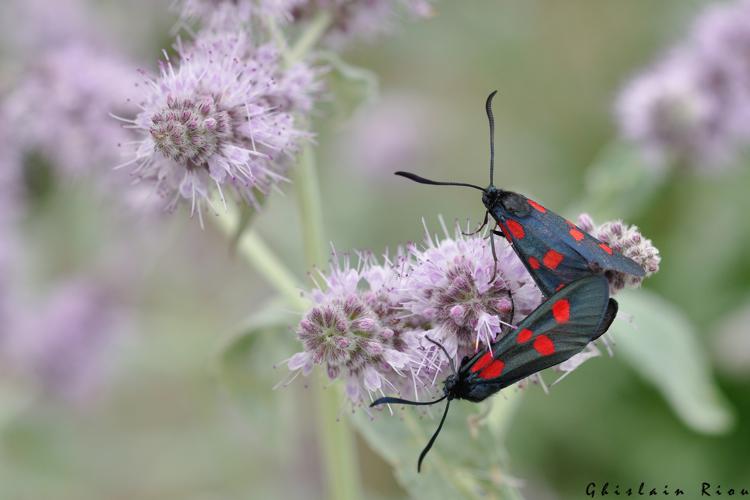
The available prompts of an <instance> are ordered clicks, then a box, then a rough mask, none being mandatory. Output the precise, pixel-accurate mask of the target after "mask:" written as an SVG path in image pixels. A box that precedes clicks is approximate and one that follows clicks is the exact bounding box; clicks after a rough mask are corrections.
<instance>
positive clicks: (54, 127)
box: [0, 42, 137, 175]
mask: <svg viewBox="0 0 750 500" xmlns="http://www.w3.org/2000/svg"><path fill="white" fill-rule="evenodd" d="M136 78H137V72H136V68H135V66H133V65H130V64H128V63H127V62H125V61H122V60H120V59H118V58H117V56H116V55H115V54H112V53H110V52H108V51H106V50H103V49H100V48H98V47H96V46H92V45H89V44H87V43H75V42H73V43H68V44H64V45H62V46H59V47H53V48H50V49H49V50H47V51H45V52H43V53H41V54H40V55H39V56H38V57H37V58H35V59H34V62H33V63H32V64H31V65H30V67H29V68H28V69H27V71H26V72H25V73H24V74H23V75H22V77H21V78H20V81H19V82H18V84H17V86H16V88H15V90H13V91H12V92H11V93H10V94H9V95H8V96H7V98H6V99H5V103H4V108H3V110H2V115H1V116H0V119H1V120H3V121H4V122H5V123H6V127H8V128H9V129H10V132H9V133H10V134H11V136H12V138H13V140H14V142H15V143H16V147H18V148H21V149H22V150H23V151H25V152H29V151H36V152H40V153H42V154H43V155H44V157H45V158H46V159H47V160H48V161H49V162H50V164H52V165H53V166H54V167H57V168H59V169H60V171H61V173H63V174H65V175H81V174H83V173H85V174H87V175H89V174H91V173H92V172H94V173H96V172H99V173H111V166H112V164H113V163H115V161H116V159H117V158H118V152H119V150H118V145H119V144H121V143H123V142H125V141H128V140H131V139H132V136H131V135H130V134H129V132H128V131H127V130H125V129H123V128H122V127H121V126H120V125H119V124H117V123H116V122H114V121H113V120H112V119H111V117H110V116H109V113H110V112H113V113H119V114H125V115H128V114H130V115H132V114H134V113H135V110H136V109H137V108H136V106H135V104H134V103H132V102H129V101H128V96H132V95H133V93H134V91H133V89H134V87H133V85H134V84H135V82H136Z"/></svg>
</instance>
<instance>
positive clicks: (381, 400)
mask: <svg viewBox="0 0 750 500" xmlns="http://www.w3.org/2000/svg"><path fill="white" fill-rule="evenodd" d="M447 397H448V396H447V395H445V396H443V397H442V398H440V399H436V400H435V401H409V400H408V399H401V398H392V397H390V396H386V397H384V398H378V399H376V400H375V401H373V402H372V403H370V408H372V407H373V406H378V405H384V404H391V403H392V404H397V405H412V406H430V405H434V404H436V403H439V402H441V401H442V400H444V399H445V398H447Z"/></svg>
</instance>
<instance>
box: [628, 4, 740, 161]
mask: <svg viewBox="0 0 750 500" xmlns="http://www.w3.org/2000/svg"><path fill="white" fill-rule="evenodd" d="M748 60H750V1H748V0H740V1H736V2H733V3H722V4H720V5H713V6H710V7H708V8H706V9H705V10H704V11H703V13H702V14H701V15H700V17H699V18H698V19H697V21H696V22H695V25H694V27H693V29H692V31H691V32H690V34H689V35H688V37H687V38H686V39H685V40H683V41H682V42H681V43H680V44H678V45H677V46H676V47H674V48H673V49H672V50H671V51H669V53H668V54H667V55H666V56H665V57H664V58H662V59H661V60H659V61H657V62H656V63H655V64H654V65H652V66H651V67H650V68H648V69H647V70H646V71H644V72H643V73H642V74H640V75H638V76H636V77H635V78H634V79H633V80H632V81H631V82H630V83H629V84H628V85H626V86H625V88H624V89H623V90H622V92H621V94H620V96H619V98H618V100H617V103H616V113H617V119H618V122H619V126H620V131H621V134H622V136H623V137H624V138H625V139H627V140H629V141H630V142H632V143H634V144H635V145H637V146H638V147H639V148H640V149H641V150H642V152H643V154H644V156H645V158H646V159H647V160H648V161H649V162H650V163H652V164H654V165H657V166H663V165H670V164H685V165H689V166H692V167H695V168H698V169H703V170H710V169H716V168H717V167H722V166H726V165H728V164H730V163H731V162H732V161H733V160H734V159H735V157H736V156H737V154H738V150H739V149H740V148H746V147H747V146H748V145H750V64H749V63H748V62H747V61H748Z"/></svg>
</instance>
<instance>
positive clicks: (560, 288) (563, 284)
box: [555, 283, 565, 292]
mask: <svg viewBox="0 0 750 500" xmlns="http://www.w3.org/2000/svg"><path fill="white" fill-rule="evenodd" d="M563 288H565V283H560V284H559V285H557V288H555V291H556V292H559V291H560V290H562V289H563Z"/></svg>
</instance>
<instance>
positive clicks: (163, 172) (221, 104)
mask: <svg viewBox="0 0 750 500" xmlns="http://www.w3.org/2000/svg"><path fill="white" fill-rule="evenodd" d="M178 52H179V55H180V61H179V63H178V64H177V65H175V64H173V63H172V62H171V61H170V60H169V59H167V60H166V61H165V62H164V63H163V64H162V69H161V74H160V77H159V78H158V79H154V80H151V81H149V95H148V97H147V98H146V100H145V102H144V103H143V111H141V113H139V114H138V116H137V117H136V120H135V125H136V127H137V128H138V129H139V130H140V131H141V133H142V134H143V140H142V141H141V142H140V144H139V146H138V148H137V151H136V153H135V158H134V159H133V160H132V161H131V163H135V164H136V168H135V169H134V174H135V175H136V176H137V177H138V178H140V179H142V180H144V181H148V182H152V183H154V184H155V186H156V187H157V189H158V192H159V193H160V194H161V195H163V196H164V197H166V198H167V199H168V200H169V203H168V206H169V207H170V208H171V207H174V206H175V205H176V204H177V203H178V202H179V201H180V200H188V201H189V202H190V203H191V205H192V211H193V212H194V211H197V212H198V214H199V217H201V220H202V215H201V211H202V206H203V205H204V204H210V203H211V201H210V200H211V198H212V197H213V194H214V192H216V193H217V194H218V196H219V197H221V199H222V200H224V193H225V191H227V190H228V191H230V192H232V193H234V194H235V195H236V196H237V198H239V199H242V200H245V201H247V202H249V203H251V204H254V205H256V206H257V205H258V196H259V195H266V194H268V193H269V191H270V190H271V188H272V187H273V186H274V185H275V184H276V183H278V182H279V181H283V180H285V177H284V175H285V173H286V170H287V164H288V160H289V158H290V157H292V155H293V153H294V152H295V150H296V147H297V143H298V141H299V139H301V138H303V137H306V136H307V134H306V133H305V132H303V131H301V130H299V129H297V128H296V126H295V123H294V119H293V116H292V112H294V111H296V110H295V109H294V108H293V105H294V104H295V103H298V102H300V101H304V102H306V100H307V99H308V98H307V97H299V96H289V97H288V98H286V99H282V97H283V95H282V94H283V92H282V89H281V88H280V87H279V81H284V78H285V75H284V73H283V70H282V68H281V65H280V62H279V57H278V54H277V53H276V51H275V50H274V49H273V48H271V46H268V45H266V46H261V47H254V46H253V45H252V43H251V41H250V40H249V39H248V37H247V36H246V35H245V34H244V33H243V32H221V33H216V34H211V33H205V34H203V35H201V36H200V37H199V38H198V39H197V40H196V41H195V43H194V44H193V45H191V46H183V45H179V46H178ZM295 90H297V91H299V90H300V89H298V88H295ZM282 100H283V101H284V102H285V103H286V104H287V105H286V106H285V107H281V106H280V105H279V101H282Z"/></svg>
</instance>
